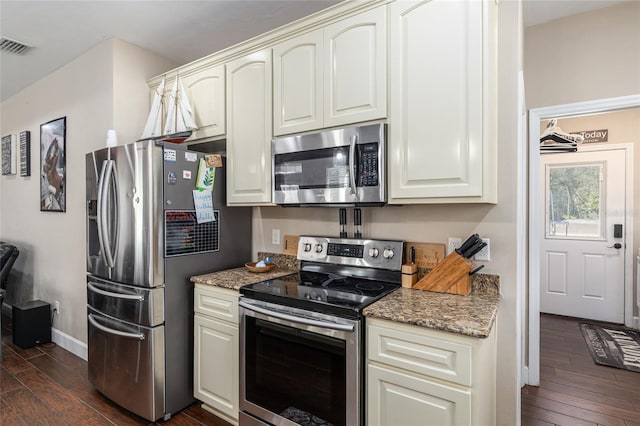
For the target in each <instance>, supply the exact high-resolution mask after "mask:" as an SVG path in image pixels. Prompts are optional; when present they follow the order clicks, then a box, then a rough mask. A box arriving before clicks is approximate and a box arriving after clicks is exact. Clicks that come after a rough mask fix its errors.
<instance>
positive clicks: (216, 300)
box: [193, 285, 240, 425]
mask: <svg viewBox="0 0 640 426" xmlns="http://www.w3.org/2000/svg"><path fill="white" fill-rule="evenodd" d="M194 310H195V316H194V320H193V325H194V327H193V329H194V339H193V356H194V362H193V374H194V377H193V396H194V397H195V398H196V399H198V400H200V401H202V402H203V403H204V405H203V408H205V409H206V410H208V411H211V412H212V413H214V414H215V415H217V416H219V417H221V418H223V419H225V420H226V421H228V422H230V423H232V424H236V425H237V424H238V393H239V390H238V384H239V381H240V373H239V358H238V357H239V355H238V351H239V340H238V293H237V292H236V291H233V290H227V289H221V288H216V287H211V286H200V285H196V288H195V290H194Z"/></svg>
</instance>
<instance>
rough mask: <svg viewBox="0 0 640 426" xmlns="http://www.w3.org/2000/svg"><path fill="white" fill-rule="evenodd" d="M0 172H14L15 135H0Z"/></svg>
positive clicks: (8, 173)
mask: <svg viewBox="0 0 640 426" xmlns="http://www.w3.org/2000/svg"><path fill="white" fill-rule="evenodd" d="M2 174H3V175H15V174H16V135H7V136H3V137H2Z"/></svg>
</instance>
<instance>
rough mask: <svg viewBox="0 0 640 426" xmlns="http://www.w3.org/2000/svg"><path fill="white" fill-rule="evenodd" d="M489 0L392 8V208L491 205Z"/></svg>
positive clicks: (493, 186) (492, 127)
mask: <svg viewBox="0 0 640 426" xmlns="http://www.w3.org/2000/svg"><path fill="white" fill-rule="evenodd" d="M496 7H497V6H495V4H494V2H493V1H491V0H481V1H448V0H431V1H404V0H399V1H396V2H394V3H391V4H390V5H389V93H390V95H389V97H390V111H389V177H388V179H389V203H390V204H411V203H465V202H467V203H469V202H488V203H495V202H496V201H497V200H496V190H497V174H496V155H497V153H496V140H495V138H496V129H495V127H496V126H495V121H496V92H495V87H496V85H495V82H494V81H492V80H495V74H496V69H495V55H494V52H495V45H496V40H495V31H494V28H495V25H496V23H495V20H494V15H495V13H496V10H495V9H496Z"/></svg>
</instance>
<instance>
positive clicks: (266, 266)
mask: <svg viewBox="0 0 640 426" xmlns="http://www.w3.org/2000/svg"><path fill="white" fill-rule="evenodd" d="M244 266H245V267H246V268H247V269H248V270H250V271H251V272H257V273H261V272H269V271H271V270H272V269H273V268H275V267H276V264H275V263H274V262H273V259H272V258H270V257H267V258H266V259H264V260H261V261H259V262H247V263H245V264H244Z"/></svg>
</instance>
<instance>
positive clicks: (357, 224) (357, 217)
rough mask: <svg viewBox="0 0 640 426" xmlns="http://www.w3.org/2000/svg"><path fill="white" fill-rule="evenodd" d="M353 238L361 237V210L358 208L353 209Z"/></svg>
mask: <svg viewBox="0 0 640 426" xmlns="http://www.w3.org/2000/svg"><path fill="white" fill-rule="evenodd" d="M353 225H354V230H353V238H356V239H360V238H362V211H360V209H359V208H355V209H353Z"/></svg>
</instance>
